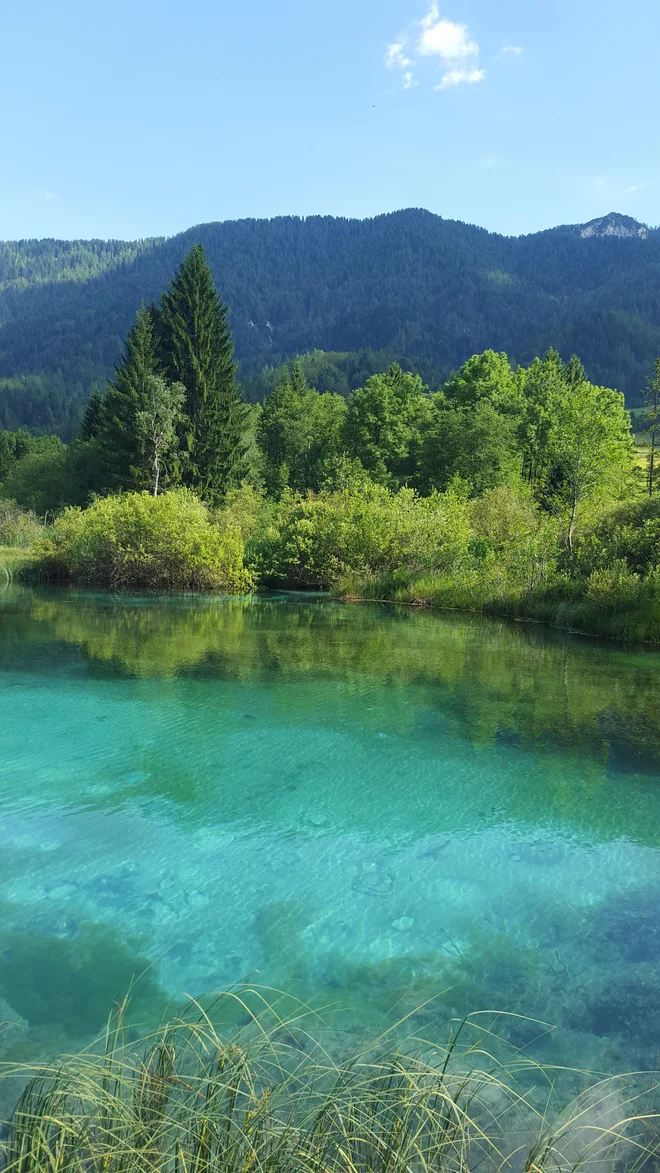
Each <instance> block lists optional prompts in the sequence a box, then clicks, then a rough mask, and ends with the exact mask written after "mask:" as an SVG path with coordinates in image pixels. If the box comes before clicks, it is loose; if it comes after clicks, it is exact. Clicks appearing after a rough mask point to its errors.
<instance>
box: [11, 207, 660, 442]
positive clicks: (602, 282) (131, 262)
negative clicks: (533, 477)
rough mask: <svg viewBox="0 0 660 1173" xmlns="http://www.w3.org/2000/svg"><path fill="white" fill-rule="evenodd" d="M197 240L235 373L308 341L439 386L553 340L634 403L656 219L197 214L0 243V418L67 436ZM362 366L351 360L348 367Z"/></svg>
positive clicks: (648, 312)
mask: <svg viewBox="0 0 660 1173" xmlns="http://www.w3.org/2000/svg"><path fill="white" fill-rule="evenodd" d="M196 241H201V242H202V244H203V245H204V247H205V249H206V251H207V255H208V257H209V261H210V263H211V266H212V268H213V271H214V276H215V279H216V281H217V284H218V287H219V288H220V291H221V293H222V295H223V297H224V299H225V300H226V301H227V302H228V303H229V305H230V307H231V323H232V328H233V331H234V336H235V340H236V350H237V355H238V357H239V359H240V360H241V372H242V375H243V377H244V378H246V379H247V381H248V382H254V379H252V380H251V379H250V377H251V376H256V374H257V372H259V371H260V370H261V368H263V367H264V366H266V365H268V366H273V365H277V364H278V363H280V362H282V361H283V360H285V359H287V358H289V357H290V356H292V355H294V354H298V353H304V352H306V351H308V350H311V349H320V350H324V351H342V352H347V351H348V352H354V351H362V350H364V349H366V348H369V350H370V351H377V352H382V353H383V354H387V355H388V356H392V355H396V356H398V357H400V358H401V359H402V360H404V361H405V362H406V363H407V364H408V365H409V366H411V367H412V368H414V369H416V370H419V371H420V373H421V374H422V375H423V376H424V377H425V378H426V379H427V380H429V381H430V382H432V383H434V384H436V385H437V384H438V383H439V382H440V381H441V380H442V379H443V378H445V377H446V376H447V374H448V373H449V372H450V371H451V370H452V369H454V368H455V367H457V366H458V365H459V364H460V363H462V362H463V361H464V360H465V359H466V358H467V357H469V355H471V354H473V353H475V352H477V351H480V350H483V349H485V348H486V347H494V348H495V349H497V350H506V351H508V352H509V354H510V356H511V357H512V359H513V360H514V361H518V362H526V361H528V360H530V359H531V358H532V357H533V356H534V354H536V353H539V352H541V351H543V350H544V349H546V348H547V347H548V346H550V345H554V346H556V347H557V348H558V349H559V350H560V351H561V352H562V354H564V355H565V356H568V355H569V354H570V353H572V352H573V351H575V352H577V353H578V354H579V355H580V356H581V358H582V359H583V361H584V362H585V365H586V367H587V371H588V373H589V376H590V377H591V378H592V379H593V380H594V381H596V382H598V383H603V384H608V385H614V386H616V387H618V388H620V389H621V390H623V391H624V392H625V393H626V395H627V397H628V401H629V403H630V404H631V405H632V404H635V403H637V402H639V398H640V394H641V388H642V387H643V386H644V382H645V379H646V375H647V372H648V368H649V365H650V363H651V361H652V359H653V358H654V357H655V356H656V355H657V354H660V230H658V229H651V228H647V227H646V226H645V225H643V224H639V223H638V222H637V221H635V220H633V219H631V218H630V217H628V216H623V215H620V214H618V213H611V214H610V215H608V216H604V217H600V218H598V219H595V220H592V221H590V222H589V223H588V224H581V225H566V226H562V227H559V228H553V229H549V230H547V231H544V232H539V233H534V234H532V235H528V236H521V237H505V236H500V235H498V234H496V233H491V232H487V231H486V230H485V229H483V228H478V227H475V226H473V225H470V224H464V223H461V222H460V221H455V220H444V219H442V217H440V216H436V215H433V214H432V213H430V212H427V211H424V210H422V209H415V208H413V209H408V210H405V211H401V212H393V213H390V214H387V215H383V216H377V217H375V218H374V219H370V220H348V219H337V218H334V217H331V216H310V217H307V218H305V219H300V218H297V217H279V218H276V219H273V220H238V221H226V222H222V223H211V224H202V225H199V226H198V227H196V228H191V229H189V230H188V231H186V232H182V233H180V234H179V235H177V236H174V237H170V238H167V239H163V238H153V239H148V240H140V241H133V242H122V241H54V240H43V241H19V242H9V243H4V244H3V243H0V426H5V427H15V426H17V425H19V424H23V423H25V424H27V425H28V426H31V427H34V428H37V429H40V430H52V429H55V430H58V431H60V432H61V433H62V434H63V435H70V434H71V433H72V431H73V430H74V428H75V426H76V421H77V419H78V417H79V413H80V409H81V405H82V404H83V402H84V400H85V399H86V398H87V396H88V395H89V392H90V389H91V387H92V385H93V384H94V382H102V381H103V380H104V379H106V378H107V377H108V376H109V375H111V373H112V369H113V366H114V363H115V362H116V360H117V357H118V355H119V353H120V351H121V346H122V339H123V337H124V335H125V333H126V330H127V328H128V326H129V324H130V322H131V320H132V318H133V316H134V314H135V311H136V309H137V308H138V306H139V304H140V302H141V301H143V300H144V301H146V302H149V301H150V300H152V299H154V298H157V297H158V296H159V295H160V293H161V292H162V290H163V289H164V288H165V286H166V285H167V284H168V282H169V280H170V278H171V276H172V274H173V272H174V270H175V269H176V267H177V265H178V264H179V262H180V261H181V260H182V258H183V257H184V255H185V254H186V252H187V251H188V250H189V249H190V247H191V246H192V244H194V243H195V242H196ZM359 368H360V363H359V362H358V363H357V364H356V369H359Z"/></svg>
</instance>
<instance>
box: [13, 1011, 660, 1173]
mask: <svg viewBox="0 0 660 1173" xmlns="http://www.w3.org/2000/svg"><path fill="white" fill-rule="evenodd" d="M223 1000H224V1001H233V1002H235V1003H236V1004H238V1005H240V1006H242V1008H243V1011H244V1015H243V1022H244V1025H243V1026H242V1027H241V1028H239V1029H236V1028H234V1029H233V1030H231V1031H222V1030H220V1031H219V1030H218V1029H217V1028H216V1027H215V1026H214V1025H213V1019H212V1013H211V1014H210V1013H209V1012H201V1013H199V1012H198V1011H199V1008H196V1007H195V1006H193V1007H191V1011H190V1012H189V1013H188V1014H187V1015H186V1016H185V1018H182V1019H178V1020H174V1021H172V1022H169V1023H166V1024H164V1025H163V1026H161V1027H160V1028H159V1029H158V1030H157V1031H156V1032H155V1033H153V1034H151V1035H147V1036H146V1037H144V1038H142V1039H141V1040H139V1041H137V1040H136V1041H135V1042H133V1043H127V1041H126V1038H125V1035H124V1032H123V1030H122V1021H121V1011H120V1012H119V1014H118V1015H115V1017H114V1018H113V1019H112V1020H111V1022H110V1023H109V1026H108V1031H107V1033H106V1036H105V1043H104V1046H101V1047H100V1048H99V1049H93V1050H88V1051H86V1052H84V1053H82V1054H80V1055H78V1056H73V1057H71V1058H69V1059H67V1060H64V1061H63V1062H62V1061H58V1062H57V1063H56V1064H55V1065H53V1066H50V1067H49V1066H48V1065H45V1066H43V1067H42V1068H41V1069H40V1070H39V1069H37V1070H36V1071H35V1068H34V1067H31V1068H21V1066H20V1065H14V1066H11V1067H5V1069H4V1074H5V1076H7V1075H10V1076H11V1077H12V1078H13V1079H14V1080H16V1079H17V1078H22V1079H23V1080H25V1079H26V1078H27V1079H28V1080H29V1082H28V1083H27V1086H26V1087H25V1089H24V1091H23V1093H22V1095H21V1097H20V1100H19V1102H18V1104H17V1106H16V1108H15V1109H14V1111H13V1113H12V1114H11V1117H10V1119H9V1120H8V1122H7V1124H6V1126H5V1128H4V1131H3V1135H2V1139H0V1163H1V1164H2V1167H3V1168H4V1169H6V1170H8V1171H10V1170H11V1171H12V1173H13V1171H14V1170H15V1171H16V1173H18V1171H23V1170H30V1171H32V1173H39V1171H41V1170H45V1169H48V1170H50V1173H74V1170H75V1171H80V1170H99V1171H101V1170H103V1171H107V1170H110V1171H119V1170H122V1171H123V1170H142V1171H143V1173H152V1171H153V1173H156V1171H157V1170H162V1169H163V1168H174V1169H178V1170H190V1169H194V1170H195V1171H196V1173H210V1171H211V1170H225V1171H226V1173H245V1170H249V1169H255V1170H257V1169H262V1170H269V1171H270V1173H280V1171H281V1173H291V1171H292V1170H296V1171H297V1173H319V1170H323V1173H346V1171H347V1170H350V1171H352V1173H358V1171H361V1173H394V1171H396V1170H405V1169H411V1168H421V1169H429V1170H430V1169H433V1170H436V1171H437V1173H445V1171H446V1173H467V1171H468V1170H472V1169H475V1168H476V1167H481V1168H484V1169H499V1170H516V1169H522V1168H525V1169H529V1170H534V1171H538V1173H542V1171H543V1170H546V1169H547V1170H553V1171H555V1170H558V1169H574V1168H579V1167H588V1168H590V1169H594V1170H595V1169H601V1168H602V1169H603V1170H605V1169H611V1168H612V1167H613V1165H614V1163H615V1162H616V1163H617V1167H618V1168H620V1169H622V1170H623V1169H630V1170H635V1171H636V1173H639V1171H640V1170H641V1169H643V1168H644V1166H645V1165H646V1164H649V1165H651V1164H652V1162H653V1161H654V1160H655V1159H656V1157H657V1153H658V1141H657V1137H656V1135H655V1131H654V1116H653V1099H652V1090H651V1091H649V1087H648V1085H645V1084H644V1082H643V1081H641V1082H640V1081H637V1082H636V1083H634V1082H633V1081H629V1080H626V1079H610V1080H606V1081H601V1082H597V1083H594V1084H593V1085H591V1086H590V1085H589V1082H588V1081H584V1080H583V1087H582V1090H581V1092H580V1094H578V1096H577V1098H576V1099H574V1100H572V1102H569V1103H568V1104H566V1103H565V1102H564V1101H563V1100H562V1099H561V1098H560V1095H559V1093H558V1092H557V1087H556V1073H555V1072H553V1071H552V1070H547V1071H545V1070H544V1069H543V1068H541V1067H539V1066H537V1065H535V1064H534V1063H533V1062H532V1061H530V1060H528V1059H525V1058H524V1057H523V1056H520V1055H518V1054H516V1052H515V1051H514V1050H510V1052H509V1059H508V1064H503V1063H500V1062H498V1061H497V1060H496V1059H494V1058H493V1057H492V1056H491V1055H490V1054H489V1050H490V1043H491V1041H492V1040H491V1038H490V1037H489V1033H488V1031H484V1030H483V1029H481V1028H480V1027H479V1016H478V1015H476V1016H474V1017H473V1018H471V1019H468V1020H467V1021H466V1022H464V1023H463V1024H460V1023H456V1024H454V1026H453V1030H451V1031H449V1032H448V1034H447V1037H446V1040H445V1042H444V1043H443V1044H439V1045H437V1046H434V1047H433V1048H431V1047H429V1046H428V1044H425V1043H424V1042H423V1040H421V1039H409V1040H407V1041H406V1040H405V1038H404V1039H401V1040H400V1042H399V1044H398V1045H397V1044H396V1042H395V1041H394V1037H393V1036H391V1035H389V1036H388V1035H385V1036H381V1037H376V1038H372V1039H368V1038H367V1039H364V1040H363V1041H362V1042H361V1044H360V1045H359V1046H358V1047H357V1048H356V1047H355V1045H354V1044H353V1046H351V1045H350V1044H348V1045H347V1040H346V1039H344V1040H343V1041H342V1042H341V1043H340V1041H339V1039H338V1038H337V1037H333V1036H332V1034H329V1033H328V1031H327V1029H326V1030H324V1028H323V1020H322V1014H319V1013H315V1012H313V1011H311V1010H310V1008H309V1007H308V1006H306V1005H305V1004H304V1003H298V1004H297V1005H296V1006H291V1007H290V1012H289V1013H288V1015H286V1016H284V1015H283V1013H282V1010H283V1007H282V1004H281V1000H279V999H278V998H277V996H276V995H275V993H274V991H269V990H263V989H259V988H256V989H238V990H235V991H232V992H230V993H228V994H226V995H224V996H223V998H222V999H220V1001H223ZM251 1007H252V1008H251ZM534 1081H536V1082H538V1083H540V1085H541V1089H542V1092H541V1096H540V1097H538V1096H535V1095H534V1092H533V1089H532V1086H530V1085H533V1082H534ZM1 1082H2V1081H1V1080H0V1083H1ZM526 1086H527V1089H528V1090H525V1087H526ZM650 1086H651V1089H652V1082H651V1085H650ZM537 1099H540V1103H541V1105H542V1106H539V1104H537V1102H536V1101H537Z"/></svg>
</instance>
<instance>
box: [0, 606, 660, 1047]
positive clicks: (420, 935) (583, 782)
mask: <svg viewBox="0 0 660 1173" xmlns="http://www.w3.org/2000/svg"><path fill="white" fill-rule="evenodd" d="M659 686H660V657H659V656H658V654H657V653H654V652H648V651H641V652H631V651H626V650H624V649H622V648H619V647H613V646H607V645H599V644H597V643H595V642H593V641H587V640H579V639H571V638H570V637H566V636H563V637H561V636H556V635H555V634H553V633H552V632H550V631H548V630H546V629H543V628H540V627H533V626H523V625H517V624H505V623H497V622H492V621H486V620H481V619H476V618H471V617H467V618H465V617H455V616H449V617H443V616H440V617H434V616H430V615H427V614H419V613H416V612H414V611H410V610H405V611H404V610H401V611H397V610H394V609H384V608H376V607H373V608H372V607H343V606H341V605H338V604H333V603H331V602H328V601H327V600H324V599H318V598H316V599H314V598H305V597H303V596H300V595H288V596H287V595H283V596H279V597H272V598H256V599H209V598H192V597H178V598H170V599H156V600H154V599H144V598H142V599H140V598H114V597H111V596H108V595H102V594H98V595H96V594H84V593H81V592H73V591H63V590H62V591H60V590H51V591H27V590H15V589H12V590H9V591H7V592H5V593H4V594H2V595H0V811H1V814H2V850H1V853H0V914H1V919H0V1008H1V1007H2V1001H1V1000H2V999H4V1000H5V1001H6V1003H8V1004H9V1005H10V1006H11V1007H12V1008H13V1010H14V1011H15V1012H16V1013H18V1014H20V1015H21V1016H22V1017H23V1018H24V1019H25V1020H26V1021H27V1022H28V1023H29V1024H30V1032H29V1035H27V1036H25V1037H24V1038H23V1039H22V1047H23V1051H25V1050H26V1049H27V1051H28V1052H29V1051H30V1048H32V1049H33V1050H34V1051H35V1052H38V1051H39V1048H43V1047H44V1045H46V1044H53V1045H54V1044H55V1043H56V1044H57V1045H61V1044H63V1043H65V1044H66V1045H68V1046H73V1045H76V1044H77V1043H79V1042H80V1041H81V1040H85V1039H86V1038H87V1037H88V1036H89V1035H90V1034H92V1033H93V1032H95V1031H96V1030H98V1029H99V1028H100V1027H101V1025H102V1023H103V1021H104V1019H105V1015H106V1013H107V1010H108V1008H109V1006H110V1004H111V1002H112V1000H113V999H114V998H116V997H117V996H119V995H121V994H122V993H124V992H125V991H126V989H127V988H128V985H129V984H130V982H131V979H132V977H133V975H137V974H142V975H143V976H142V978H141V979H140V982H139V983H138V993H137V996H136V998H137V1003H138V1006H139V1009H140V1013H142V1014H144V1016H145V1017H146V1018H148V1016H149V1015H150V1014H158V1013H161V1012H162V1008H163V1006H164V1005H165V1004H166V1003H167V1000H168V999H169V998H171V997H174V996H176V995H180V994H182V993H186V994H190V995H200V994H203V993H204V992H206V991H210V990H213V989H219V988H223V987H226V986H227V985H229V984H230V983H232V982H235V981H237V980H239V979H241V978H243V977H246V976H248V975H254V976H255V978H256V977H257V975H258V980H259V981H261V982H264V983H266V984H271V985H273V986H277V987H280V988H281V987H286V988H289V989H293V990H295V992H296V993H297V994H298V995H299V996H300V997H303V998H305V999H309V1000H312V1001H315V1003H316V1004H319V1005H320V1004H323V1005H329V1004H337V1005H338V1006H340V1007H341V1008H342V1011H341V1012H342V1016H343V1017H342V1023H343V1025H344V1026H345V1027H348V1028H352V1029H353V1030H355V1031H356V1032H359V1031H360V1030H362V1029H365V1030H366V1029H370V1030H371V1029H375V1027H376V1026H378V1025H380V1024H381V1023H382V1022H383V1021H385V1020H386V1019H387V1018H388V1017H390V1018H391V1017H392V1015H394V1016H399V1015H401V1014H406V1013H409V1012H411V1011H413V1010H415V1008H416V1007H420V1006H421V1005H422V1003H425V1002H426V1001H427V999H429V998H430V997H432V996H433V995H435V994H437V993H438V992H439V991H446V993H444V994H443V995H442V997H441V998H439V999H437V1000H436V1001H435V1002H433V1003H430V1004H429V1005H427V1006H426V1007H425V1008H424V1009H423V1010H421V1011H420V1012H419V1014H417V1015H415V1016H414V1017H413V1019H412V1020H411V1021H412V1024H413V1026H414V1028H415V1029H416V1030H418V1031H420V1032H422V1031H424V1032H430V1031H432V1030H433V1029H434V1025H435V1024H437V1023H438V1022H439V1021H443V1020H446V1019H448V1018H450V1017H452V1016H453V1015H461V1014H463V1013H465V1012H466V1011H468V1010H475V1009H483V1010H493V1009H496V1010H502V1011H509V1012H515V1013H517V1014H520V1015H527V1016H533V1017H534V1018H536V1019H542V1020H544V1021H545V1022H549V1023H552V1024H553V1025H554V1026H556V1028H557V1029H556V1030H555V1031H554V1032H552V1033H551V1034H545V1035H544V1034H543V1030H542V1029H540V1028H538V1027H532V1026H530V1024H528V1023H523V1022H522V1021H518V1020H509V1021H508V1023H507V1025H506V1027H505V1028H503V1029H505V1030H506V1032H507V1033H508V1034H509V1035H510V1037H512V1039H513V1041H514V1042H515V1043H516V1044H517V1045H521V1046H522V1045H527V1044H528V1043H529V1042H530V1040H531V1039H532V1038H536V1036H539V1035H541V1036H543V1037H540V1038H537V1039H536V1042H534V1053H535V1054H537V1055H538V1057H540V1058H545V1059H547V1060H549V1061H557V1062H564V1063H572V1064H574V1065H581V1066H583V1067H590V1068H593V1069H595V1068H598V1069H600V1070H615V1069H621V1068H630V1067H637V1068H638V1067H641V1066H649V1065H654V1064H656V1063H657V1047H658V1044H659V1043H660V1014H659V1013H658V1010H659V1009H660V973H659V970H658V963H659V962H660V915H659V914H660V852H659V850H658V848H659V847H660V817H659V816H660V687H659ZM1 1045H2V1043H1V1040H0V1046H1Z"/></svg>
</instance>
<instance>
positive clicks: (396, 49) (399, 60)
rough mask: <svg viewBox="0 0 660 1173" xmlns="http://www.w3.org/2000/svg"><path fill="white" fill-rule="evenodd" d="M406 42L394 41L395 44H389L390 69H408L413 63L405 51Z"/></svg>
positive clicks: (387, 59)
mask: <svg viewBox="0 0 660 1173" xmlns="http://www.w3.org/2000/svg"><path fill="white" fill-rule="evenodd" d="M404 47H405V46H404V42H403V41H394V42H393V44H391V45H388V46H387V57H386V61H387V65H388V67H389V69H407V68H408V66H409V65H412V61H411V60H410V58H409V57H406V55H405V53H404V51H403V50H404Z"/></svg>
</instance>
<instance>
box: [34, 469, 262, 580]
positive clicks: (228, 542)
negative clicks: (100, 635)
mask: <svg viewBox="0 0 660 1173" xmlns="http://www.w3.org/2000/svg"><path fill="white" fill-rule="evenodd" d="M36 552H37V557H38V560H39V565H40V567H41V569H42V570H43V571H44V572H45V573H46V574H48V575H49V576H50V577H63V578H75V579H79V580H82V581H85V582H94V583H100V584H104V585H108V586H112V587H113V588H116V589H119V590H126V589H129V588H149V589H151V590H200V591H248V590H250V589H251V587H252V585H253V582H252V578H251V576H250V574H249V573H248V572H247V571H246V569H245V567H244V565H243V540H242V538H241V535H240V533H239V531H238V530H237V529H236V528H235V527H232V526H221V525H217V524H214V523H213V521H212V518H211V516H210V514H209V510H208V508H207V506H206V505H204V504H203V503H202V502H201V501H200V500H199V499H198V498H197V497H195V496H194V495H193V494H192V493H190V492H188V491H187V490H185V489H180V490H177V491H174V492H172V493H168V494H166V495H165V496H162V497H153V496H151V495H150V494H149V493H122V494H120V495H119V496H117V497H102V498H97V499H96V500H95V501H93V502H92V504H91V505H90V506H89V508H88V509H85V510H81V509H79V508H69V509H66V510H65V511H64V512H63V513H62V514H61V516H60V517H59V518H58V519H57V522H56V524H55V525H54V526H53V527H52V529H51V530H50V531H49V532H48V534H47V536H46V537H44V538H43V539H42V540H41V541H40V542H39V543H38V544H37V551H36Z"/></svg>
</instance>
